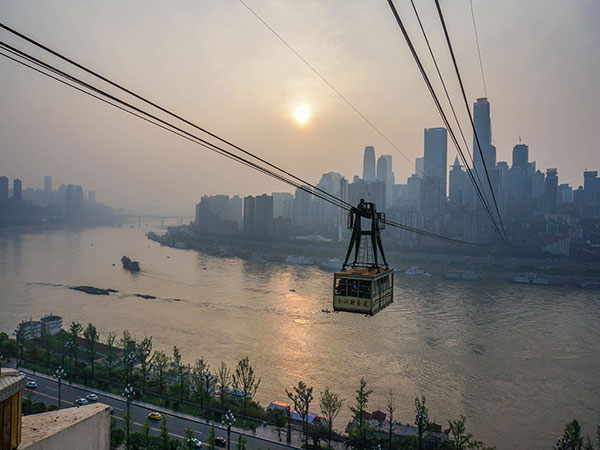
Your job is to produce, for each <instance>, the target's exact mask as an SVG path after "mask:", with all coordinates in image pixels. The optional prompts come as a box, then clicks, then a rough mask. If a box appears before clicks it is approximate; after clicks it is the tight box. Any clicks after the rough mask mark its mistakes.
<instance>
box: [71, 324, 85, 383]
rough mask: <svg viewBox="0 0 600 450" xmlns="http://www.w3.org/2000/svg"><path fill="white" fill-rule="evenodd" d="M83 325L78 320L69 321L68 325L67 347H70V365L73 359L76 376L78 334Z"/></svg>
mask: <svg viewBox="0 0 600 450" xmlns="http://www.w3.org/2000/svg"><path fill="white" fill-rule="evenodd" d="M82 330H83V326H82V325H81V324H80V323H79V322H71V325H70V326H69V347H70V349H71V366H73V359H75V376H77V357H78V355H79V335H80V334H81V331H82Z"/></svg>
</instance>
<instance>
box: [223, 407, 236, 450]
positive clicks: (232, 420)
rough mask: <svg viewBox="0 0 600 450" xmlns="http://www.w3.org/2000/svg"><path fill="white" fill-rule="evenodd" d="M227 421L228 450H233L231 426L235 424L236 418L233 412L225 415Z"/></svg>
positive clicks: (229, 411)
mask: <svg viewBox="0 0 600 450" xmlns="http://www.w3.org/2000/svg"><path fill="white" fill-rule="evenodd" d="M225 420H226V421H227V450H231V425H233V424H234V423H235V416H234V415H233V413H232V412H231V410H228V411H227V414H225Z"/></svg>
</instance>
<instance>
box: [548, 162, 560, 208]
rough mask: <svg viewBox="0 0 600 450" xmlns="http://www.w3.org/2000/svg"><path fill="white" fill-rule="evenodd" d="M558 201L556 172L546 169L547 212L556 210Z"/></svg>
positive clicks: (555, 170)
mask: <svg viewBox="0 0 600 450" xmlns="http://www.w3.org/2000/svg"><path fill="white" fill-rule="evenodd" d="M557 201H558V170H557V169H546V207H547V211H548V212H554V211H555V210H556V203H557Z"/></svg>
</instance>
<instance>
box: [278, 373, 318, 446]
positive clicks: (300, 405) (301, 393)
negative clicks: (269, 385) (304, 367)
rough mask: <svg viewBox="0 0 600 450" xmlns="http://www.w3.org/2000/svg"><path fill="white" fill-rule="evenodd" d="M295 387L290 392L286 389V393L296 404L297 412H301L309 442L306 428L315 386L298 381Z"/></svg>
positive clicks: (303, 428)
mask: <svg viewBox="0 0 600 450" xmlns="http://www.w3.org/2000/svg"><path fill="white" fill-rule="evenodd" d="M293 389H294V392H290V391H288V390H287V389H286V390H285V393H286V394H287V396H288V398H289V399H290V400H291V401H292V403H293V404H294V409H295V410H296V412H297V413H298V414H300V417H301V418H302V431H303V433H304V436H305V439H306V444H308V432H307V429H306V424H307V419H308V407H309V405H310V402H311V400H312V399H313V396H312V391H313V388H312V387H308V386H307V385H306V384H305V383H304V381H298V385H297V386H294V388H293Z"/></svg>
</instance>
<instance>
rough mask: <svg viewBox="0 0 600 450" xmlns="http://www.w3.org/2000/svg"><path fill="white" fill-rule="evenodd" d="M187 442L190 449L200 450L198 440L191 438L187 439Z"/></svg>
mask: <svg viewBox="0 0 600 450" xmlns="http://www.w3.org/2000/svg"><path fill="white" fill-rule="evenodd" d="M187 442H188V443H189V444H190V446H191V447H192V448H202V442H200V439H196V438H191V439H188V441H187Z"/></svg>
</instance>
